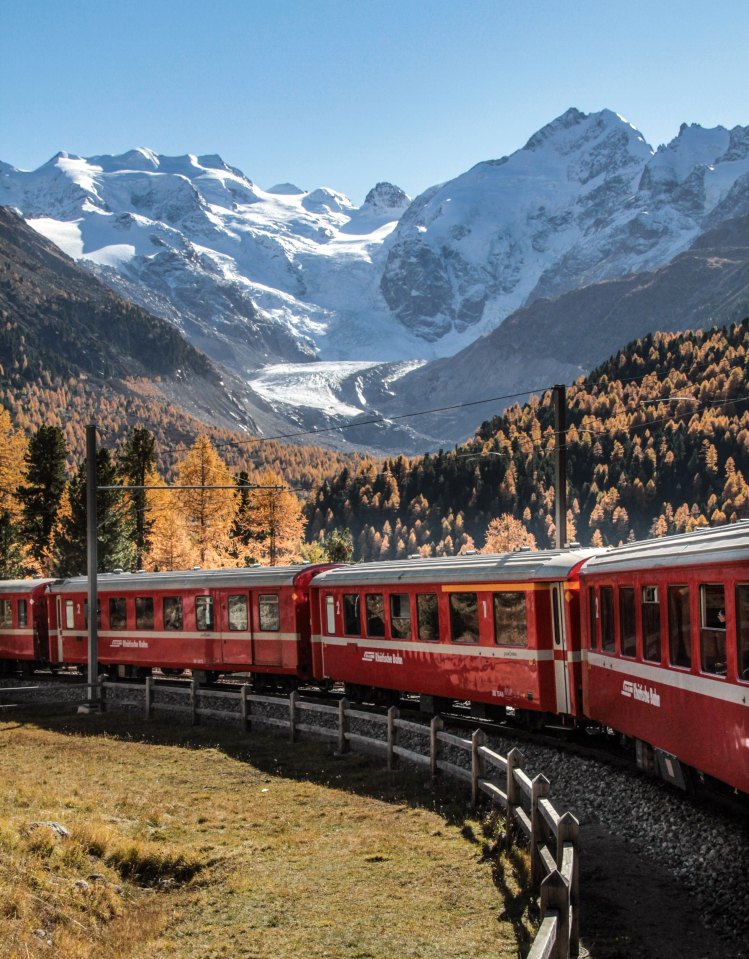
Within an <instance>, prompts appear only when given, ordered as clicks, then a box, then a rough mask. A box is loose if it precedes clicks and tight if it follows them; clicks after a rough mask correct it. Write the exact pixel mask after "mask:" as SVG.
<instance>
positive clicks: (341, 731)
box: [338, 696, 349, 756]
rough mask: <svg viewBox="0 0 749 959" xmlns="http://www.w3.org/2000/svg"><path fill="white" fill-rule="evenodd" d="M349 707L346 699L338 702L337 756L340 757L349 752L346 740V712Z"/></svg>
mask: <svg viewBox="0 0 749 959" xmlns="http://www.w3.org/2000/svg"><path fill="white" fill-rule="evenodd" d="M348 707H349V702H348V699H346V698H345V696H344V698H343V699H341V700H339V701H338V755H339V756H342V755H343V754H344V753H347V752H348V751H349V741H348V739H346V733H347V732H348V731H349V721H348V716H347V715H346V712H347V710H348Z"/></svg>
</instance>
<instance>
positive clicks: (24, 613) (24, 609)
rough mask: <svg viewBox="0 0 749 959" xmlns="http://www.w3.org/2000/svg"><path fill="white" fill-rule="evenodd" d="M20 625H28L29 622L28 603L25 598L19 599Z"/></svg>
mask: <svg viewBox="0 0 749 959" xmlns="http://www.w3.org/2000/svg"><path fill="white" fill-rule="evenodd" d="M17 612H18V625H19V626H28V624H29V613H28V606H27V605H26V600H25V599H19V600H18V610H17Z"/></svg>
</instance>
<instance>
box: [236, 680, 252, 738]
mask: <svg viewBox="0 0 749 959" xmlns="http://www.w3.org/2000/svg"><path fill="white" fill-rule="evenodd" d="M249 688H250V687H249V683H242V688H241V689H240V690H239V714H240V716H241V717H242V729H243V731H244V732H247V728H248V726H249V713H248V710H247V707H248V705H249V704H248V702H247V690H248V689H249Z"/></svg>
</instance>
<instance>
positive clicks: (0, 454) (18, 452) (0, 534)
mask: <svg viewBox="0 0 749 959" xmlns="http://www.w3.org/2000/svg"><path fill="white" fill-rule="evenodd" d="M25 454H26V438H25V437H24V435H23V433H22V432H21V431H20V430H15V429H14V428H13V423H12V422H11V418H10V414H9V413H8V411H7V410H2V411H0V578H3V579H12V578H15V577H16V576H20V575H22V574H23V573H24V572H25V567H26V563H27V558H28V549H27V548H26V547H25V546H24V544H23V541H22V536H21V529H20V525H21V524H20V520H21V509H22V506H21V501H20V499H19V497H18V488H19V486H20V485H21V483H22V481H23V464H24V456H25Z"/></svg>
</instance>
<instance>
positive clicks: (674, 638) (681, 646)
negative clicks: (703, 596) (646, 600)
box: [668, 586, 692, 669]
mask: <svg viewBox="0 0 749 959" xmlns="http://www.w3.org/2000/svg"><path fill="white" fill-rule="evenodd" d="M668 658H669V662H670V663H671V665H672V666H681V667H683V668H684V669H689V668H690V666H691V665H692V624H691V622H690V619H689V587H688V586H669V587H668Z"/></svg>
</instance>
